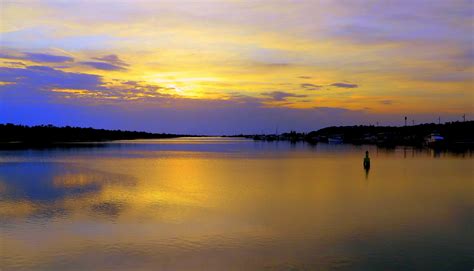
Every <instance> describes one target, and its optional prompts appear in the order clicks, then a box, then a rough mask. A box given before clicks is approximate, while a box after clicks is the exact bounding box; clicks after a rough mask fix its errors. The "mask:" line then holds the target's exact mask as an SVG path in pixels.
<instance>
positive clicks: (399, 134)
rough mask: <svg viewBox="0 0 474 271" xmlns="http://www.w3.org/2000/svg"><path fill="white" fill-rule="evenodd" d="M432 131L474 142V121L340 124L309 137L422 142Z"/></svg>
mask: <svg viewBox="0 0 474 271" xmlns="http://www.w3.org/2000/svg"><path fill="white" fill-rule="evenodd" d="M431 133H439V134H440V135H442V136H443V137H444V138H445V140H446V142H453V143H454V142H459V143H461V142H474V121H465V122H459V121H458V122H447V123H444V124H435V123H425V124H419V125H412V126H402V127H394V126H362V125H360V126H339V127H327V128H323V129H320V130H318V131H313V132H311V133H309V134H307V137H308V138H318V137H324V136H326V137H329V136H333V135H341V136H342V137H343V138H344V142H348V143H358V142H359V141H364V140H369V139H371V138H374V137H375V138H377V139H378V140H381V139H384V140H386V141H393V143H409V144H417V143H422V142H423V141H424V138H425V137H426V136H427V135H429V134H431Z"/></svg>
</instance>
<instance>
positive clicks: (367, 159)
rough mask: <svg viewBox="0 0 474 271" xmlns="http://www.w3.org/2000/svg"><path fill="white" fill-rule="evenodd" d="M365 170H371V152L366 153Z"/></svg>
mask: <svg viewBox="0 0 474 271" xmlns="http://www.w3.org/2000/svg"><path fill="white" fill-rule="evenodd" d="M364 168H365V169H369V168H370V158H369V151H366V152H365V158H364Z"/></svg>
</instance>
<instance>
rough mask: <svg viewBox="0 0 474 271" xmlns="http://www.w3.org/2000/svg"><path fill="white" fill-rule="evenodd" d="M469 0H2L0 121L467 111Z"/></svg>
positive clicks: (298, 120)
mask: <svg viewBox="0 0 474 271" xmlns="http://www.w3.org/2000/svg"><path fill="white" fill-rule="evenodd" d="M473 13H474V2H473V1H470V0H467V1H457V0H453V1H444V0H443V1H441V0H430V1H421V0H410V1H407V0H398V1H371V0H364V1H357V0H352V1H345V0H340V1H332V0H327V1H326V0H321V1H317V0H306V1H304V0H302V1H296V0H294V1H290V0H287V1H279V0H271V1H270V0H269V1H265V0H263V1H232V0H229V1H197V0H194V1H188V0H183V1H179V0H175V1H151V0H147V1H143V0H138V1H131V0H130V1H126V0H121V1H112V0H95V1H88V0H83V1H75V0H68V1H58V0H54V1H33V0H32V1H21V0H15V1H9V0H2V1H0V33H1V34H0V123H17V124H26V125H38V124H53V125H59V126H64V125H71V126H82V127H95V128H106V129H127V130H141V131H150V132H169V133H188V134H212V135H218V134H239V133H272V132H275V131H279V132H285V131H290V130H297V131H302V132H307V131H312V130H317V129H319V128H323V127H326V126H332V125H359V124H371V125H377V124H378V125H403V123H404V116H408V119H409V122H410V123H413V122H414V123H415V124H416V123H423V122H438V117H441V121H442V122H444V121H456V120H461V119H462V115H463V114H466V118H467V119H471V118H473V117H474V91H473V90H474V79H473V78H474V77H473V71H474V43H473V42H474V35H473V34H474V33H473V30H474V16H473Z"/></svg>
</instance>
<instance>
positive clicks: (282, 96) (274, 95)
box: [261, 91, 308, 101]
mask: <svg viewBox="0 0 474 271" xmlns="http://www.w3.org/2000/svg"><path fill="white" fill-rule="evenodd" d="M261 95H263V96H267V97H269V98H270V99H271V100H274V101H287V98H304V97H308V96H307V95H299V94H294V93H289V92H283V91H272V92H263V93H261Z"/></svg>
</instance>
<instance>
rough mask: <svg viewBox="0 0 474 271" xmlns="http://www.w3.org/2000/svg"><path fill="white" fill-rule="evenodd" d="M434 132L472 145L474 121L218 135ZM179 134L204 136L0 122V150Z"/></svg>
mask: <svg viewBox="0 0 474 271" xmlns="http://www.w3.org/2000/svg"><path fill="white" fill-rule="evenodd" d="M432 134H436V135H438V136H439V137H440V138H442V140H440V141H439V142H434V143H436V144H431V145H430V147H437V148H456V149H472V148H474V121H465V122H449V123H444V124H434V123H427V124H419V125H412V126H402V127H396V126H363V125H359V126H332V127H327V128H323V129H320V130H317V131H312V132H309V133H298V132H296V131H291V132H289V133H282V134H246V135H244V134H239V135H232V136H221V137H237V138H248V139H253V140H257V141H289V142H308V143H310V144H317V143H320V142H322V143H333V144H355V145H362V144H364V145H367V144H369V145H370V144H371V145H378V146H382V147H395V146H416V147H422V146H426V145H428V144H427V141H428V140H427V139H428V137H429V136H430V135H432ZM180 137H205V136H204V135H185V134H169V133H149V132H139V131H123V130H106V129H95V128H82V127H71V126H65V127H56V126H53V125H40V126H25V125H15V124H0V149H18V148H50V147H59V148H60V147H91V146H100V145H103V144H104V143H105V142H108V141H117V140H139V139H172V138H180Z"/></svg>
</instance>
